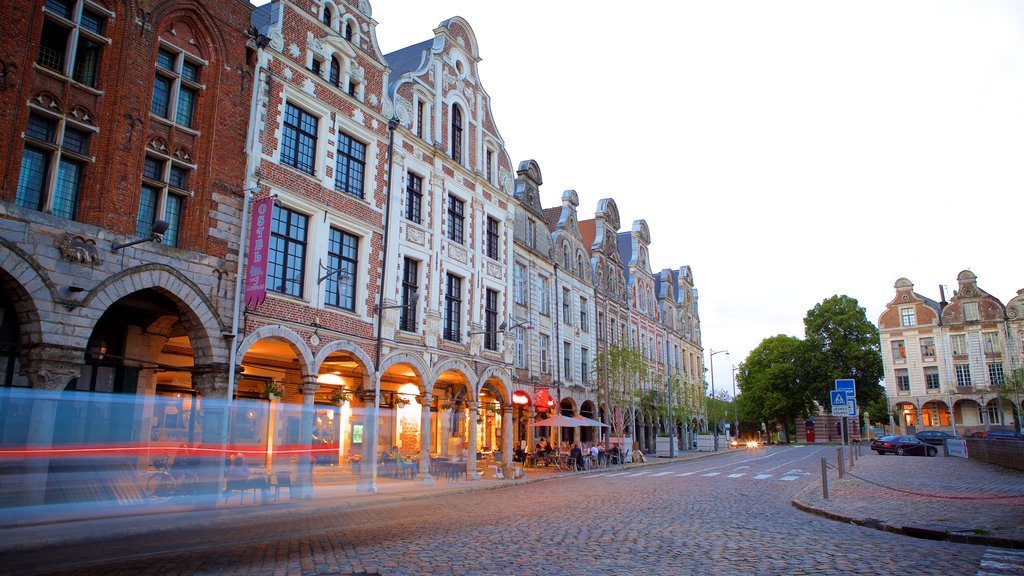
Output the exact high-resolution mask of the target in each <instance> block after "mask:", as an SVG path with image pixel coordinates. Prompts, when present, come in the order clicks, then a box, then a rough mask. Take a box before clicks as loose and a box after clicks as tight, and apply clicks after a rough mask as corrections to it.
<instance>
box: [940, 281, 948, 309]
mask: <svg viewBox="0 0 1024 576" xmlns="http://www.w3.org/2000/svg"><path fill="white" fill-rule="evenodd" d="M946 304H947V302H946V287H945V286H943V285H942V284H939V307H940V309H941V308H945V307H946Z"/></svg>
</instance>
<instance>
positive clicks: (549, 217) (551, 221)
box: [544, 206, 562, 230]
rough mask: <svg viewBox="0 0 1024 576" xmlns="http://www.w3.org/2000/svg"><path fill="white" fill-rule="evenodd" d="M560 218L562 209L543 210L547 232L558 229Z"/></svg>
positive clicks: (559, 207)
mask: <svg viewBox="0 0 1024 576" xmlns="http://www.w3.org/2000/svg"><path fill="white" fill-rule="evenodd" d="M561 218H562V207H561V206H558V207H556V208H545V209H544V220H546V221H547V223H548V230H554V229H555V228H557V227H558V221H559V220H560V219H561Z"/></svg>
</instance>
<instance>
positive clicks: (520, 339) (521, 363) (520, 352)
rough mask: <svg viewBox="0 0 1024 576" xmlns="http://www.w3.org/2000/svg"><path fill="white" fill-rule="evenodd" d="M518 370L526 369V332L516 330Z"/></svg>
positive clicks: (520, 329)
mask: <svg viewBox="0 0 1024 576" xmlns="http://www.w3.org/2000/svg"><path fill="white" fill-rule="evenodd" d="M516 368H526V330H525V329H523V328H516Z"/></svg>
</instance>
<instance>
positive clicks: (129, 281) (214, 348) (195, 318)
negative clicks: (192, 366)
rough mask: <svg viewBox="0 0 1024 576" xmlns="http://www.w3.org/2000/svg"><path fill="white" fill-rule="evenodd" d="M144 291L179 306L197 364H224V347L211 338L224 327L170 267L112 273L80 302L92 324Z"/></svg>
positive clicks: (199, 295) (191, 284)
mask: <svg viewBox="0 0 1024 576" xmlns="http://www.w3.org/2000/svg"><path fill="white" fill-rule="evenodd" d="M145 289H152V290H154V291H156V292H159V293H160V294H162V295H164V296H166V297H167V298H169V299H170V300H171V301H172V302H180V303H181V304H183V306H184V309H183V310H182V312H183V314H182V323H183V325H184V326H185V329H186V331H187V332H188V336H189V342H190V344H191V346H192V351H193V353H194V355H195V357H196V359H197V361H196V364H197V365H198V364H201V363H207V362H222V363H226V362H227V361H228V349H227V347H226V346H223V345H220V344H219V343H218V342H219V341H220V338H216V339H215V338H214V336H215V335H216V336H220V335H223V334H227V333H228V327H227V326H225V325H224V324H223V323H222V322H220V316H219V314H218V313H217V308H216V307H215V306H214V305H213V303H212V302H210V299H209V298H208V297H207V296H206V294H204V293H203V291H202V290H201V289H200V288H199V286H197V285H196V284H195V283H194V282H192V281H191V280H189V279H188V278H186V277H185V275H184V274H182V273H181V272H180V271H178V270H176V269H174V268H171V267H170V266H166V265H164V264H144V265H142V266H137V267H135V268H131V269H129V270H125V271H123V272H119V273H117V274H114V275H113V276H111V277H110V278H107V279H106V280H105V281H103V282H101V283H100V284H99V285H97V286H96V288H94V289H93V290H92V291H91V292H89V295H88V296H86V297H85V299H83V300H82V306H83V307H84V308H87V309H91V310H90V312H91V314H95V318H92V320H93V321H94V322H95V321H96V320H98V319H99V317H100V316H102V315H103V312H104V311H106V309H107V308H109V307H110V306H111V305H112V304H114V303H115V302H117V301H118V300H120V299H121V298H124V297H125V296H128V295H130V294H133V293H135V292H138V291H140V290H145ZM185 312H189V313H185ZM199 359H202V360H201V361H200V360H199Z"/></svg>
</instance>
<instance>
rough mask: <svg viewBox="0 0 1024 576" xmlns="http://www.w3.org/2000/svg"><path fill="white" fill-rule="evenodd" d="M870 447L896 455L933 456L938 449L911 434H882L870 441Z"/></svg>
mask: <svg viewBox="0 0 1024 576" xmlns="http://www.w3.org/2000/svg"><path fill="white" fill-rule="evenodd" d="M871 449H872V450H874V451H875V452H878V454H879V455H882V454H890V453H892V454H895V455H897V456H935V455H936V454H938V453H939V449H938V448H936V447H935V446H931V445H929V444H925V443H924V442H922V441H921V440H918V439H917V438H914V437H913V436H882V437H881V438H875V439H874V440H872V441H871Z"/></svg>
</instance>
